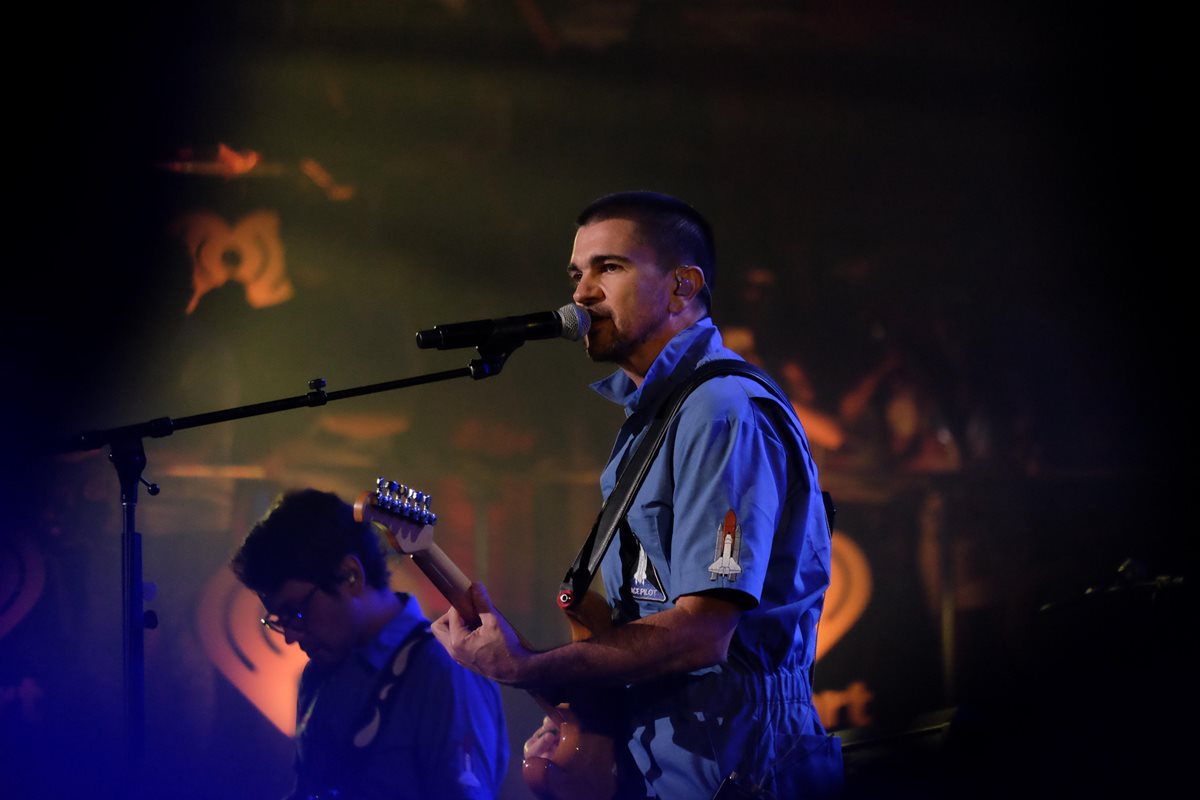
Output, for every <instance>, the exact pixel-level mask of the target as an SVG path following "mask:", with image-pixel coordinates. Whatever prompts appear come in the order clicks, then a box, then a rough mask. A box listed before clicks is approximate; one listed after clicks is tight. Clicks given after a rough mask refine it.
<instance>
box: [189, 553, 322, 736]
mask: <svg viewBox="0 0 1200 800" xmlns="http://www.w3.org/2000/svg"><path fill="white" fill-rule="evenodd" d="M262 615H263V607H262V603H261V602H260V601H259V599H258V595H256V594H254V593H253V592H251V591H250V590H249V589H247V588H245V587H244V586H242V585H241V584H240V583H238V581H237V579H236V578H235V577H234V576H233V573H231V572H229V571H228V570H221V571H220V572H218V573H217V574H216V575H214V576H213V578H212V579H211V580H210V581H209V582H208V585H207V586H206V587H205V589H204V595H203V597H202V598H201V600H200V607H199V608H198V609H197V610H196V629H197V630H198V631H199V633H200V641H201V642H202V643H203V644H204V651H205V652H206V653H207V654H208V658H209V660H210V661H212V663H213V664H214V665H215V666H216V667H217V669H218V670H220V672H221V674H222V675H224V676H225V678H226V679H227V680H228V681H229V682H230V683H232V684H233V685H234V686H236V687H237V690H238V691H239V692H241V693H242V694H243V695H245V697H246V699H247V700H249V701H250V702H251V703H253V704H254V707H255V708H257V709H258V710H259V711H260V712H262V714H263V716H265V717H266V718H267V719H269V720H270V721H271V723H272V724H273V725H274V726H275V727H276V728H278V729H279V730H280V731H282V732H283V733H284V734H286V735H287V736H291V735H293V734H294V733H295V732H296V693H297V690H298V689H299V686H300V673H301V672H302V671H303V670H304V665H305V664H307V663H308V658H307V657H306V656H305V655H304V653H303V652H301V650H300V648H299V647H289V646H288V645H286V644H284V642H283V636H282V635H280V634H278V633H275V632H273V631H269V630H267V629H266V628H265V627H263V626H262V624H260V623H259V621H258V620H259V618H260V617H261V616H262Z"/></svg>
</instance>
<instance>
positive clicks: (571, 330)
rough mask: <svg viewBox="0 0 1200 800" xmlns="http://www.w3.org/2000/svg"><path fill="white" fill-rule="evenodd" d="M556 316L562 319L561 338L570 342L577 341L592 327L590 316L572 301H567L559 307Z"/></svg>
mask: <svg viewBox="0 0 1200 800" xmlns="http://www.w3.org/2000/svg"><path fill="white" fill-rule="evenodd" d="M558 316H559V317H560V318H561V319H562V338H564V339H567V340H569V341H572V342H578V341H579V340H580V339H582V338H583V337H584V336H586V335H587V332H588V328H590V327H592V318H591V317H590V316H588V313H587V312H586V311H584V310H583V309H582V308H580V307H579V306H577V305H575V304H574V303H567V304H566V305H565V306H563V307H562V308H560V309H559V310H558Z"/></svg>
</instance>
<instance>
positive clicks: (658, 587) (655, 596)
mask: <svg viewBox="0 0 1200 800" xmlns="http://www.w3.org/2000/svg"><path fill="white" fill-rule="evenodd" d="M629 593H630V594H631V595H633V599H635V600H645V601H647V602H650V603H664V602H666V600H667V593H666V592H665V591H663V585H662V579H661V578H659V577H658V570H656V569H655V568H654V564H653V563H651V561H650V559H648V558H646V548H644V547H642V545H641V542H639V543H638V560H637V566H636V567H634V569H633V575H631V576H630V578H629Z"/></svg>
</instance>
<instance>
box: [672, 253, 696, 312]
mask: <svg viewBox="0 0 1200 800" xmlns="http://www.w3.org/2000/svg"><path fill="white" fill-rule="evenodd" d="M674 278H675V289H674V291H673V292H672V293H671V295H672V296H671V310H672V311H675V312H677V313H678V312H679V311H682V310H683V309H684V308H686V307H687V305H688V303H689V302H691V300H692V299H693V298H695V297H697V296H698V295H699V294H700V290H701V289H703V288H704V270H702V269H700V268H699V267H697V266H695V265H690V266H685V267H676V268H675V275H674Z"/></svg>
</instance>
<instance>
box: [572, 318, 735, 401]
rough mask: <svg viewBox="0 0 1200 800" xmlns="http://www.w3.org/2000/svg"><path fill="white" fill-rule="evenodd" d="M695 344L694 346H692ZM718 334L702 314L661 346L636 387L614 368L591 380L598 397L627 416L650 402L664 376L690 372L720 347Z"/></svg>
mask: <svg viewBox="0 0 1200 800" xmlns="http://www.w3.org/2000/svg"><path fill="white" fill-rule="evenodd" d="M693 346H694V347H693ZM723 348H724V345H723V343H722V341H721V334H720V332H719V331H718V330H717V326H716V325H714V324H713V321H712V318H711V317H704V318H703V319H700V320H698V321H697V322H695V323H694V324H693V325H691V326H690V327H688V328H685V329H683V330H682V331H680V332H679V333H677V334H675V336H674V338H672V339H671V341H669V342H667V346H666V347H664V348H663V349H662V352H661V353H659V354H658V357H657V358H655V359H654V363H653V364H651V365H650V369H649V370H647V372H646V379H645V380H644V381H642V385H641V386H640V387H639V386H637V385H635V384H634V382H633V381H632V380H631V379H630V378H629V376H628V375H626V374H625V371H624V370H620V369H619V370H617V371H616V372H614V373H613V374H611V375H609V376H608V377H607V378H603V379H602V380H599V381H596V382H595V383H593V384H591V388H592V390H593V391H595V392H596V393H597V394H599V395H600V396H601V397H603V398H605V399H606V400H610V401H612V402H614V403H616V404H617V405H621V406H624V407H625V416H630V415H632V414H633V413H634V412H636V411H637V410H638V409H639V408H641V407H642V406H643V405H645V404H647V403H653V402H655V401H656V400H657V398H658V397H659V396H660V395H661V394H662V391H664V388H665V387H666V386H667V385H668V384H669V383H670V382H669V381H668V380H667V379H668V378H670V377H672V376H674V375H675V374H676V373H679V374H686V373H688V372H691V371H692V369H694V368H695V367H696V366H697V365H698V364H699V363H700V362H701V361H704V360H707V359H706V358H705V356H709V355H712V354H713V353H715V352H717V351H720V350H723Z"/></svg>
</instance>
